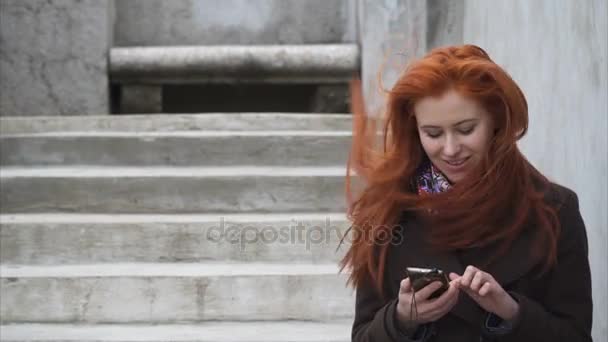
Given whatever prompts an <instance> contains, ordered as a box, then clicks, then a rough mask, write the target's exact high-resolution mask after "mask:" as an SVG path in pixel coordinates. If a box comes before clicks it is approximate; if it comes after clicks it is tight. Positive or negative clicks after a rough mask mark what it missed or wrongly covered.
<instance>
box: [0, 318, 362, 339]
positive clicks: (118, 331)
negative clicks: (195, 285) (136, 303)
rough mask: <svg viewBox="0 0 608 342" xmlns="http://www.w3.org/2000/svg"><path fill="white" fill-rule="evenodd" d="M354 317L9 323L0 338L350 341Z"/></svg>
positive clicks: (0, 330)
mask: <svg viewBox="0 0 608 342" xmlns="http://www.w3.org/2000/svg"><path fill="white" fill-rule="evenodd" d="M351 328H352V320H346V321H343V320H338V321H332V322H325V323H318V322H294V321H280V322H201V323H196V324H154V325H149V324H95V325H79V324H10V325H3V326H0V339H1V340H2V341H4V342H13V341H45V342H51V341H52V342H69V341H81V342H117V341H122V342H131V341H132V342H135V341H137V342H348V341H350V340H351V338H350V334H351Z"/></svg>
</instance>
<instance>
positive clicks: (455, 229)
mask: <svg viewBox="0 0 608 342" xmlns="http://www.w3.org/2000/svg"><path fill="white" fill-rule="evenodd" d="M450 89H454V90H456V91H457V92H458V93H459V94H460V95H462V96H465V97H468V98H470V99H473V100H475V101H478V103H480V104H481V105H482V106H483V107H484V108H485V109H486V110H487V111H488V113H490V115H491V116H492V117H493V120H494V123H495V125H496V133H495V136H494V137H493V139H492V141H491V146H490V148H489V149H488V153H487V155H486V156H485V157H484V158H482V162H480V163H479V165H478V166H477V167H476V169H475V170H474V171H472V172H471V173H470V174H469V175H468V176H467V177H466V178H465V179H463V180H462V181H460V182H458V183H457V184H455V185H454V186H453V187H452V188H451V189H450V190H449V191H447V192H444V193H441V194H436V195H433V196H425V197H420V196H418V195H417V194H416V192H415V190H414V189H413V188H412V186H411V184H412V179H413V177H414V176H415V172H416V170H417V168H418V166H419V165H420V163H421V162H422V161H423V160H424V158H425V153H424V151H423V149H422V146H421V143H420V137H419V135H418V129H417V125H416V118H415V115H414V106H415V104H416V103H417V101H419V100H420V99H422V98H424V97H428V96H433V97H435V96H440V95H441V94H443V93H444V92H446V91H447V90H450ZM351 95H352V111H353V115H354V117H353V142H352V146H351V151H350V157H349V161H348V168H347V170H348V171H347V177H346V194H347V201H348V203H349V207H348V217H349V219H350V220H351V222H352V226H351V233H352V244H351V245H350V247H349V250H348V251H347V253H346V255H345V256H344V258H343V259H342V261H341V269H344V268H345V267H349V268H351V274H350V278H349V283H352V284H353V285H354V286H355V287H357V286H358V285H360V284H361V283H362V282H363V281H364V279H366V278H367V277H371V280H372V282H373V283H374V284H375V285H376V287H377V289H378V290H379V292H380V293H384V292H383V279H384V267H385V264H386V256H387V251H388V247H389V244H388V243H385V242H387V241H381V240H382V239H386V238H387V237H390V236H392V233H393V229H395V228H394V227H395V226H396V224H398V223H399V220H400V219H401V215H402V213H403V212H404V211H409V212H415V213H416V214H417V215H420V217H424V218H425V219H426V220H430V221H429V222H431V223H432V224H431V225H429V227H437V228H432V229H430V231H429V236H428V238H429V241H430V242H431V245H432V246H434V247H435V248H436V250H438V251H454V250H458V249H465V248H471V247H477V246H484V245H487V244H490V243H497V245H498V248H497V250H496V254H495V255H494V257H498V256H500V255H501V254H504V253H505V252H506V251H507V250H508V248H509V246H510V244H511V243H512V242H513V241H514V240H515V239H516V238H517V236H518V235H519V234H521V233H522V231H523V229H524V228H525V227H526V224H527V223H529V222H530V220H534V221H533V222H535V223H536V226H537V227H538V230H537V231H536V232H535V233H536V237H537V240H536V243H538V244H539V245H540V244H542V245H543V246H545V244H548V246H547V247H544V248H543V249H542V250H544V251H547V253H546V255H545V256H544V260H542V264H543V265H544V270H547V269H548V268H549V267H550V266H551V265H552V264H554V263H555V261H556V254H557V252H556V251H557V235H558V233H559V222H558V221H557V215H556V212H555V210H554V209H553V208H552V207H551V206H549V205H548V204H547V202H546V201H545V195H546V193H545V191H547V190H548V189H549V185H550V183H549V181H548V180H547V179H546V178H545V177H544V176H543V175H542V174H541V173H540V172H539V171H538V170H536V169H535V168H534V167H533V166H532V165H531V164H530V163H529V162H528V161H527V160H526V158H525V157H524V156H523V155H522V153H521V152H520V150H519V149H518V147H517V145H516V142H517V141H518V140H519V139H520V138H521V137H523V136H524V135H525V133H526V131H527V129H528V105H527V102H526V99H525V97H524V94H523V92H522V91H521V89H520V88H519V87H518V86H517V84H516V83H515V82H514V81H513V79H511V77H510V76H509V75H508V74H507V73H506V72H505V71H504V70H503V69H502V68H501V67H500V66H498V65H497V64H496V63H494V62H493V61H492V60H491V59H490V57H489V56H488V54H487V53H486V52H485V51H484V50H483V49H481V48H479V47H477V46H474V45H463V46H451V47H443V48H437V49H434V50H432V51H431V52H430V53H428V54H427V55H426V56H425V57H423V58H421V59H420V60H418V61H415V62H414V63H412V64H411V65H410V66H409V67H408V68H406V70H405V72H404V73H403V74H402V75H401V76H400V77H399V79H398V80H397V82H396V84H395V85H394V87H393V88H392V89H391V90H388V91H387V95H388V97H387V102H386V108H385V112H384V117H383V118H380V120H384V121H385V122H384V127H383V128H384V129H383V134H382V140H381V146H380V148H376V145H378V144H376V143H375V141H376V140H378V139H376V137H377V136H378V135H377V131H376V129H377V123H376V121H379V120H378V119H374V118H369V117H368V116H367V115H366V113H365V110H364V104H363V99H362V95H361V87H360V82H359V81H353V83H352V84H351ZM351 168H352V169H353V170H355V172H356V173H357V177H358V178H360V179H361V180H362V181H363V182H364V188H363V189H362V190H361V193H360V194H359V196H357V198H356V199H355V200H353V197H354V196H353V191H352V190H353V189H352V188H353V186H352V185H353V184H352V183H351V177H350V170H351ZM471 208H475V209H474V214H472V212H471ZM428 212H433V214H432V215H428V214H426V213H428ZM439 227H440V228H439ZM490 260H492V259H490ZM488 262H489V261H488Z"/></svg>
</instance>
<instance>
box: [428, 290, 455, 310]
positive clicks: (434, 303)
mask: <svg viewBox="0 0 608 342" xmlns="http://www.w3.org/2000/svg"><path fill="white" fill-rule="evenodd" d="M457 298H458V288H457V287H456V286H454V285H450V287H449V288H448V290H447V291H445V292H444V293H443V294H441V296H439V297H438V298H436V299H433V300H431V301H430V302H428V306H427V308H428V310H430V311H435V310H441V308H443V307H445V306H447V305H449V303H450V302H451V301H452V300H454V299H457Z"/></svg>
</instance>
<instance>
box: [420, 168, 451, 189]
mask: <svg viewBox="0 0 608 342" xmlns="http://www.w3.org/2000/svg"><path fill="white" fill-rule="evenodd" d="M415 178H416V189H417V191H418V195H431V194H436V193H440V192H444V191H446V190H448V189H450V188H451V187H452V184H450V181H449V180H448V179H447V177H446V176H444V175H443V173H441V171H439V169H438V168H436V167H435V166H434V165H433V164H432V163H431V162H430V161H429V160H425V161H424V162H423V163H422V164H421V165H420V167H419V168H418V171H416V177H415Z"/></svg>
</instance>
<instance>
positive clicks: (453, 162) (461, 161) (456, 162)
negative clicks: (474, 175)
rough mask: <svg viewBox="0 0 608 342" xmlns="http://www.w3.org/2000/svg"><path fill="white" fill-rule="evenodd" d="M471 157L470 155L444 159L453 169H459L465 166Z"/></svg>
mask: <svg viewBox="0 0 608 342" xmlns="http://www.w3.org/2000/svg"><path fill="white" fill-rule="evenodd" d="M469 158H470V157H466V158H462V159H457V160H444V163H445V165H446V166H447V167H448V168H449V169H450V170H451V171H459V170H461V169H463V168H464V165H465V164H466V162H467V161H468V160H469Z"/></svg>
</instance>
